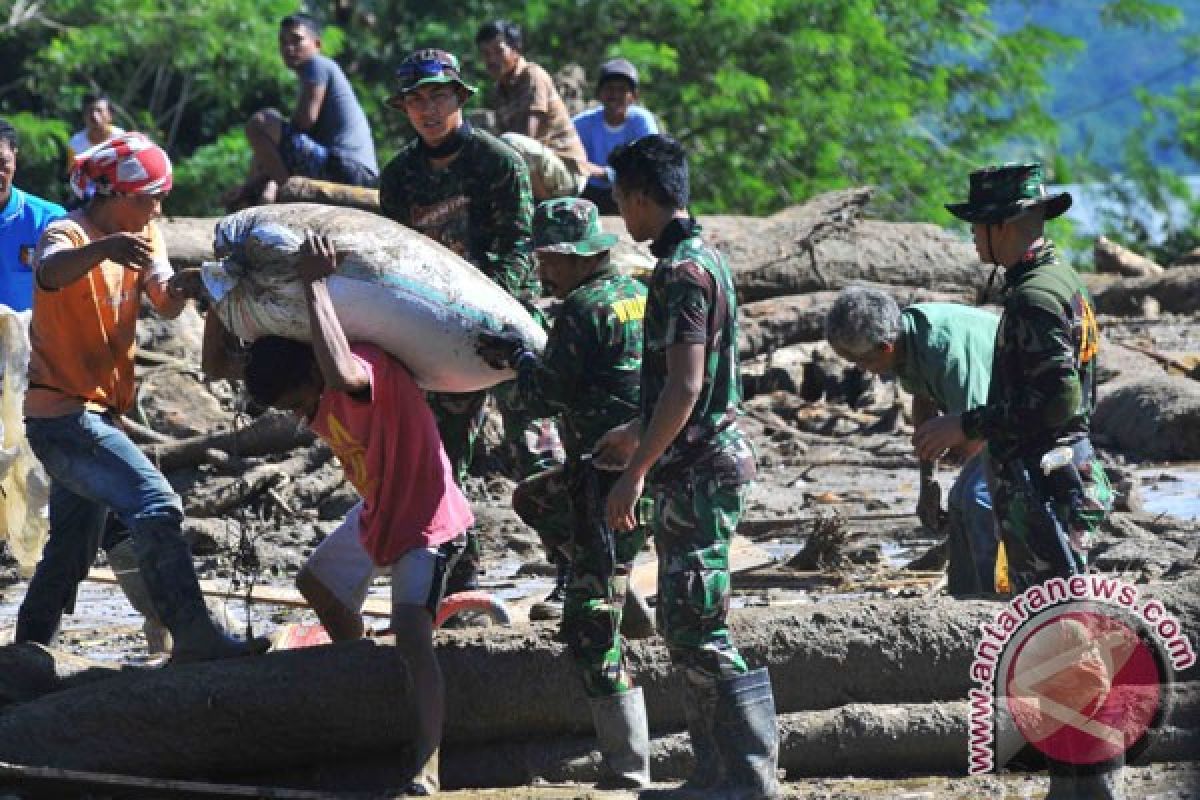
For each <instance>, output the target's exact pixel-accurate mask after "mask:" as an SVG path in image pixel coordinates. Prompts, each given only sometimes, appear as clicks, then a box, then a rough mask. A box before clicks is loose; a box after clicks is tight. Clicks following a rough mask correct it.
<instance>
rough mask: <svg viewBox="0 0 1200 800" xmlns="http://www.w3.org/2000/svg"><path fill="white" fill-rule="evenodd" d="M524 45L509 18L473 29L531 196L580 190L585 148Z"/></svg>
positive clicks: (505, 132)
mask: <svg viewBox="0 0 1200 800" xmlns="http://www.w3.org/2000/svg"><path fill="white" fill-rule="evenodd" d="M522 45H523V40H522V36H521V28H520V27H519V26H517V25H516V24H514V23H512V22H509V21H508V20H503V19H498V20H493V21H492V22H488V23H487V24H485V25H483V27H481V28H480V29H479V32H478V33H476V34H475V46H476V47H478V48H479V53H480V55H481V56H482V57H483V62H484V66H485V67H486V68H487V72H488V75H489V76H491V78H492V80H494V81H495V82H496V124H497V127H498V128H499V130H500V131H501V133H502V134H503V137H502V138H503V139H504V141H505V143H506V144H508V146H509V147H511V148H513V149H514V150H516V151H517V152H518V153H520V154H521V157H522V158H523V159H525V163H526V164H528V165H529V177H530V180H531V181H532V182H533V196H534V198H535V199H537V200H548V199H550V198H552V197H569V196H572V195H578V194H579V193H580V192H581V191H583V186H584V183H585V182H586V180H587V153H585V152H584V150H583V144H582V143H581V142H580V141H579V135H578V134H576V133H575V126H573V125H572V124H571V115H570V114H569V113H568V112H567V106H566V104H565V103H563V99H562V97H561V96H560V95H559V93H558V89H557V88H556V87H555V86H554V79H553V78H551V77H550V73H548V72H546V70H545V69H543V68H542V67H541V66H540V65H538V64H535V63H533V62H532V61H527V60H526V59H525V56H523V55H522V54H521V48H522Z"/></svg>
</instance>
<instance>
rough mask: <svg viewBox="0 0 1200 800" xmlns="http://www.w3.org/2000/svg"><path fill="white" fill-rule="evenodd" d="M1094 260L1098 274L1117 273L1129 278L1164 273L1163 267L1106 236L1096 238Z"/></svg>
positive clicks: (1093, 252)
mask: <svg viewBox="0 0 1200 800" xmlns="http://www.w3.org/2000/svg"><path fill="white" fill-rule="evenodd" d="M1092 258H1093V259H1094V260H1095V262H1096V272H1107V273H1115V274H1117V275H1124V276H1125V277H1128V278H1141V277H1145V276H1147V275H1161V274H1162V272H1163V268H1162V265H1160V264H1157V263H1155V262H1153V261H1151V260H1150V259H1148V258H1146V257H1145V256H1143V255H1139V254H1138V253H1135V252H1133V251H1132V250H1130V249H1129V248H1127V247H1122V246H1121V245H1119V244H1117V243H1116V242H1114V241H1112V240H1111V239H1109V238H1108V237H1105V236H1098V237H1096V244H1095V247H1093V249H1092Z"/></svg>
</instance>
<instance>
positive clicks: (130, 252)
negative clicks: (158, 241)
mask: <svg viewBox="0 0 1200 800" xmlns="http://www.w3.org/2000/svg"><path fill="white" fill-rule="evenodd" d="M96 243H97V244H98V245H99V246H100V251H101V253H102V254H103V255H104V257H105V258H107V259H108V260H109V261H112V262H114V263H117V264H120V265H121V266H123V267H125V268H127V269H133V270H139V271H140V270H143V269H149V268H150V267H153V266H154V245H153V244H152V243H151V241H150V237H149V236H143V235H142V234H140V233H127V232H125V231H120V232H118V233H110V234H109V235H108V236H105V237H104V238H102V239H98V240H97V242H96Z"/></svg>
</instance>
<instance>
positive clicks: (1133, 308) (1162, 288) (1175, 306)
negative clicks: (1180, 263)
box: [1095, 266, 1200, 316]
mask: <svg viewBox="0 0 1200 800" xmlns="http://www.w3.org/2000/svg"><path fill="white" fill-rule="evenodd" d="M1147 297H1152V298H1154V299H1155V300H1156V301H1158V305H1159V308H1160V309H1161V310H1162V311H1166V312H1169V313H1173V314H1190V313H1192V312H1194V311H1196V310H1197V309H1200V266H1195V267H1178V268H1175V269H1169V270H1166V271H1165V272H1163V273H1162V274H1161V275H1152V276H1150V277H1146V278H1122V279H1121V280H1119V281H1114V282H1112V283H1110V284H1109V285H1108V286H1106V287H1105V288H1103V289H1101V290H1100V291H1098V292H1096V293H1095V300H1096V310H1097V311H1099V312H1101V313H1103V314H1120V315H1125V316H1129V315H1138V314H1141V313H1142V301H1143V300H1144V299H1145V298H1147Z"/></svg>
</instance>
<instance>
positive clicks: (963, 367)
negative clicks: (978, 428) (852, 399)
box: [896, 303, 1000, 414]
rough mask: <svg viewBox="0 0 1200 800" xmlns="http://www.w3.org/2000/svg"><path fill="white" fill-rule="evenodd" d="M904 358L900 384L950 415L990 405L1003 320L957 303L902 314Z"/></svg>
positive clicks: (919, 307)
mask: <svg viewBox="0 0 1200 800" xmlns="http://www.w3.org/2000/svg"><path fill="white" fill-rule="evenodd" d="M900 320H901V326H902V329H903V331H902V333H901V334H900V339H901V341H902V342H903V345H902V348H903V351H902V353H903V356H902V359H903V360H902V361H901V363H899V364H897V367H896V380H898V381H899V382H900V385H901V386H903V387H904V389H905V391H907V392H909V393H911V394H921V395H925V396H926V397H928V398H930V399H931V400H933V401H934V403H936V404H937V406H938V408H939V409H941V410H942V412H943V413H946V414H961V413H963V412H964V411H969V410H971V409H972V408H975V407H977V406H982V405H984V404H985V403H987V395H988V384H989V382H990V381H991V376H992V351H993V349H994V346H995V343H996V327H997V325H998V324H999V322H1000V318H999V317H997V316H996V315H995V314H992V313H990V312H988V311H983V310H981V309H978V308H975V307H973V306H964V305H959V304H958V303H916V304H915V305H911V306H909V307H908V308H906V309H904V311H903V313H901V315H900Z"/></svg>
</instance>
